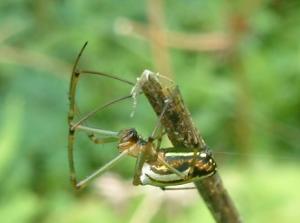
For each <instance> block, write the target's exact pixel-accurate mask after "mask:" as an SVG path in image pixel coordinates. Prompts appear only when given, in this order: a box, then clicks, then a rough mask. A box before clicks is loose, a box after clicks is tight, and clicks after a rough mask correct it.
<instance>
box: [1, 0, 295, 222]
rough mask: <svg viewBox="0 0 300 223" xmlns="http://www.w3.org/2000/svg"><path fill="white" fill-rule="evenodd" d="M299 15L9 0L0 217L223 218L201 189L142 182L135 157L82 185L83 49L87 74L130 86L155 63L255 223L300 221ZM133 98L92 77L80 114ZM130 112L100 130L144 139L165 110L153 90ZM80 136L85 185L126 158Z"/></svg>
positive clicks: (4, 20)
mask: <svg viewBox="0 0 300 223" xmlns="http://www.w3.org/2000/svg"><path fill="white" fill-rule="evenodd" d="M299 11H300V3H299V1H296V0H294V1H282V0H266V1H250V0H245V1H226V0H217V1H192V0H187V1H174V0H167V1H162V0H148V1H132V0H131V1H115V0H114V1H108V0H105V1H104V0H102V1H100V0H90V1H79V0H72V1H71V0H54V1H47V0H11V1H1V2H0V30H1V32H0V108H1V109H0V120H1V121H0V181H1V184H0V216H1V217H0V218H1V222H5V223H13V222H18V223H19V222H24V223H25V222H46V223H50V222H51V223H52V222H56V223H59V222H63V223H68V222H70V223H71V222H72V223H77V222H78V223H79V222H132V223H133V222H172V223H176V222H214V221H213V219H212V217H211V215H210V213H209V212H208V210H207V208H206V207H205V204H204V203H203V201H202V199H201V198H199V196H198V195H197V194H196V192H195V191H177V192H161V191H160V190H159V189H156V188H152V187H134V186H132V185H131V178H132V174H133V168H134V159H133V158H128V159H126V160H124V161H122V162H120V163H119V164H118V165H116V166H115V167H114V168H113V169H112V170H111V171H110V172H109V173H107V174H105V175H104V176H101V177H99V178H98V179H97V180H95V181H94V182H93V184H91V185H90V186H89V187H88V188H87V189H85V190H83V191H81V192H79V193H75V192H74V191H73V190H72V188H71V186H70V183H69V176H68V165H67V156H66V154H67V153H66V146H67V112H68V97H67V94H68V88H69V79H70V73H71V68H72V64H73V62H74V60H75V57H76V55H77V53H78V51H79V49H80V48H81V47H82V45H83V43H84V42H85V41H89V45H88V47H87V49H86V51H85V52H84V55H83V57H82V60H81V62H80V67H81V68H84V69H92V70H98V71H103V72H107V73H111V74H116V75H118V76H120V77H123V78H125V79H128V80H131V81H135V79H136V77H138V76H139V75H140V74H141V73H142V71H143V70H144V69H146V68H147V69H150V70H153V71H156V72H159V73H161V74H164V75H166V76H168V77H169V78H172V79H174V80H175V81H176V82H177V83H178V85H179V87H180V90H181V92H182V95H183V98H184V100H185V103H186V105H187V107H188V108H189V110H190V112H191V114H192V118H193V120H194V121H195V123H196V125H197V126H198V128H199V129H200V131H201V133H202V134H203V136H204V138H205V140H206V142H207V143H208V145H209V146H210V147H211V148H212V151H213V152H214V154H215V156H216V160H217V162H218V166H219V172H220V174H221V176H222V179H223V181H224V184H225V186H226V188H227V190H228V192H229V194H230V195H231V196H232V198H233V200H234V202H235V204H236V206H237V208H238V210H239V212H240V214H241V216H242V218H243V219H244V220H245V222H274V223H275V222H289V223H293V222H295V223H296V222H299V219H300V212H299V207H300V192H299V188H300V172H299V170H300V169H299V167H300V165H299V161H300V150H299V144H300V128H299V126H300V41H299V37H300V25H299V24H300V13H299ZM130 90H131V87H130V86H127V85H126V84H123V83H119V82H117V81H115V80H110V79H107V78H99V77H95V76H84V77H82V79H81V80H80V84H79V89H78V92H77V93H78V95H77V96H78V97H77V100H78V106H79V108H80V110H81V113H86V112H88V111H90V110H91V109H92V108H94V107H96V106H98V105H101V104H103V103H105V102H107V101H109V100H112V99H114V98H116V97H119V96H124V95H126V94H128V93H129V92H130ZM132 110H133V102H132V100H128V101H124V102H121V103H119V104H116V105H114V106H112V107H110V108H109V109H107V110H105V111H103V112H99V113H98V114H97V115H96V116H95V117H93V118H91V119H90V120H89V125H90V126H93V127H97V128H102V129H109V130H113V131H118V130H120V129H123V128H128V127H135V128H136V129H137V130H138V131H139V132H140V133H141V134H142V135H143V136H144V137H147V136H148V135H149V134H151V131H152V129H153V127H154V124H153V123H155V120H156V117H155V114H154V112H153V111H152V109H151V107H150V106H149V104H148V102H147V101H146V99H145V98H143V96H140V97H138V104H137V108H136V111H135V116H134V117H133V118H130V113H131V112H132ZM76 139H77V140H76V166H77V169H78V175H79V176H80V177H83V176H86V175H87V174H88V173H90V172H91V171H92V170H94V169H96V168H97V167H99V166H101V165H103V164H104V163H106V162H108V161H109V160H110V159H111V158H113V157H115V156H116V155H117V154H118V152H117V149H116V144H114V143H111V144H107V145H93V144H92V143H91V142H90V141H89V140H88V139H87V137H86V135H85V134H78V135H77V137H76ZM167 144H168V141H167V140H165V141H164V143H163V145H167Z"/></svg>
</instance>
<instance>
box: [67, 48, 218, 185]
mask: <svg viewBox="0 0 300 223" xmlns="http://www.w3.org/2000/svg"><path fill="white" fill-rule="evenodd" d="M86 46H87V43H85V44H84V46H83V47H82V49H81V51H80V52H79V54H78V56H77V58H76V60H75V64H74V66H73V70H72V76H71V81H70V89H69V102H70V107H69V113H68V124H69V134H68V161H69V170H70V180H71V184H72V186H73V187H74V189H76V190H78V189H81V188H83V187H85V186H86V185H87V184H88V183H89V182H90V181H91V180H93V179H94V178H95V177H97V176H98V175H100V174H101V173H103V172H104V171H106V170H107V169H109V168H111V167H112V166H113V165H114V164H116V163H117V162H118V161H119V160H121V159H122V158H124V157H126V156H132V157H134V158H136V164H135V170H134V177H133V184H134V185H153V186H157V187H160V188H162V189H168V188H169V187H170V186H176V185H181V184H186V183H189V182H193V181H196V180H199V179H202V178H204V177H208V176H211V175H213V174H214V173H215V172H216V163H215V161H214V159H213V157H212V155H211V154H210V152H208V151H195V150H188V149H186V148H176V147H171V148H160V145H161V140H162V136H163V135H164V133H163V129H162V126H161V124H160V123H161V118H162V117H163V115H164V113H165V111H166V110H167V109H168V105H169V104H170V100H172V99H171V98H170V99H168V100H166V101H165V105H164V108H163V111H162V112H161V114H160V116H159V117H158V120H157V123H156V125H155V128H154V130H153V132H152V134H151V136H150V137H148V138H147V139H144V138H142V137H141V136H140V135H139V134H138V132H137V131H136V130H135V129H134V128H129V129H123V130H121V131H119V132H113V131H108V130H103V129H96V128H91V127H89V126H88V125H86V124H85V122H86V120H87V119H88V118H89V117H91V116H93V115H94V114H95V113H97V112H98V111H100V110H103V109H105V108H106V107H108V106H110V105H112V104H114V103H117V102H119V101H122V100H125V99H128V98H131V97H133V95H134V94H136V93H137V92H136V91H133V92H132V93H131V94H130V95H128V96H125V97H122V98H119V99H116V100H113V101H111V102H109V103H107V104H104V105H102V106H100V107H97V108H96V109H94V110H93V111H91V112H90V113H88V114H87V115H85V116H83V117H82V118H79V121H75V116H76V102H75V98H76V97H75V96H76V87H77V83H78V81H79V77H80V75H83V74H94V75H100V76H106V77H109V78H113V79H116V80H118V81H121V82H123V83H127V84H129V85H132V86H135V87H136V84H135V83H133V82H130V81H127V80H124V79H122V78H119V77H116V76H114V75H110V74H105V73H101V72H95V71H89V70H80V69H78V63H79V60H80V58H81V55H82V53H83V51H84V49H85V47H86ZM137 84H138V83H137ZM77 131H85V132H87V133H88V136H89V138H90V139H91V140H92V141H93V142H94V143H96V144H104V143H108V142H118V150H119V155H118V156H117V157H115V158H114V159H112V160H111V161H110V162H108V163H107V164H105V165H104V166H102V167H100V168H99V169H98V170H96V171H95V172H93V173H92V174H91V175H89V176H87V177H86V178H84V179H83V180H80V181H78V179H77V177H76V171H75V164H74V163H75V162H74V141H75V134H76V132H77Z"/></svg>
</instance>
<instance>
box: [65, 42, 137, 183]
mask: <svg viewBox="0 0 300 223" xmlns="http://www.w3.org/2000/svg"><path fill="white" fill-rule="evenodd" d="M86 46H87V42H86V43H85V44H84V45H83V47H82V48H81V50H80V52H79V54H78V56H77V58H76V60H75V63H74V66H73V69H72V75H71V81H70V87H69V96H68V97H69V102H70V105H69V112H68V124H69V136H68V160H69V171H70V180H71V184H72V185H73V187H74V188H77V187H76V185H77V179H76V170H75V165H74V149H73V148H74V140H75V129H76V126H75V128H74V126H73V125H72V123H73V121H74V117H75V110H76V109H75V105H76V103H75V95H76V88H77V84H78V80H79V76H80V74H81V73H82V74H95V75H100V76H106V77H110V78H113V79H116V80H119V81H122V82H124V83H127V84H130V85H134V83H132V82H130V81H127V80H124V79H122V78H118V77H115V76H113V75H109V74H104V73H101V72H94V71H84V70H83V71H80V70H78V68H77V66H78V63H79V60H80V58H81V55H82V53H83V51H84V49H85V48H86ZM120 100H121V99H120ZM94 112H97V111H94ZM93 114H94V113H92V114H91V115H93ZM91 115H88V116H87V117H84V120H86V119H87V118H88V117H90V116H91ZM84 120H83V121H84ZM79 124H80V123H79ZM79 124H77V125H79ZM91 134H93V133H91Z"/></svg>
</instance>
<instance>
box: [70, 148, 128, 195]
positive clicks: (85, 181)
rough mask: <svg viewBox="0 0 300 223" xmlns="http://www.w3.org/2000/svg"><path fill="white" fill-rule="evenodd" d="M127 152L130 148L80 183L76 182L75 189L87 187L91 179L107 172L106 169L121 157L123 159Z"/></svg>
mask: <svg viewBox="0 0 300 223" xmlns="http://www.w3.org/2000/svg"><path fill="white" fill-rule="evenodd" d="M127 154H128V149H127V150H124V151H123V152H122V153H120V154H119V155H118V156H117V157H115V158H114V159H112V160H111V161H109V162H108V163H106V164H105V165H104V166H102V167H100V168H99V169H98V170H96V171H95V172H93V173H92V174H91V175H89V176H87V177H86V178H84V179H83V180H81V181H79V182H78V183H76V185H75V189H77V190H79V189H82V188H83V187H85V186H86V185H87V184H89V182H90V181H91V180H93V179H95V177H97V176H98V175H100V174H102V173H103V172H105V171H106V170H108V169H109V168H111V167H112V166H113V165H115V164H116V163H117V162H118V161H120V160H121V159H123V158H124V157H125V156H126V155H127Z"/></svg>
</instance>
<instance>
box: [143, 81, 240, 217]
mask: <svg viewBox="0 0 300 223" xmlns="http://www.w3.org/2000/svg"><path fill="white" fill-rule="evenodd" d="M144 76H145V75H144ZM140 86H141V88H142V90H143V92H144V94H145V95H146V97H147V98H148V100H149V102H150V104H151V105H152V107H153V109H154V111H155V112H156V114H157V115H158V116H159V115H160V113H161V112H162V109H163V106H164V104H165V100H168V99H169V100H170V99H171V102H170V105H169V107H168V109H167V111H166V112H165V114H164V116H163V118H162V124H163V126H164V127H165V129H166V131H167V134H168V137H169V139H170V141H171V142H172V144H173V145H174V146H183V147H185V148H192V149H193V148H197V149H200V150H205V149H206V148H207V146H206V144H205V142H204V140H203V138H202V137H201V135H200V133H199V131H198V130H197V128H196V127H195V125H194V123H193V121H192V119H191V116H190V113H189V111H188V110H187V108H186V107H185V105H184V103H183V100H182V97H181V94H180V91H179V89H178V87H174V85H172V86H171V87H162V86H161V84H160V82H158V80H157V79H156V78H155V77H154V75H147V76H146V78H143V76H142V78H141V79H140ZM195 185H196V187H197V189H198V191H199V193H200V194H201V196H202V198H203V199H204V201H205V203H206V205H207V207H208V208H209V210H210V211H211V213H212V215H213V217H214V219H215V220H216V222H222V223H227V222H228V223H229V222H230V223H236V222H241V220H240V218H239V215H238V212H237V210H236V209H235V207H234V205H233V202H232V200H231V199H230V197H229V195H228V193H227V191H226V190H225V188H224V186H223V183H222V180H221V177H220V175H219V174H218V173H216V174H215V175H214V176H212V177H208V178H206V179H203V180H201V181H198V182H195Z"/></svg>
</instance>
